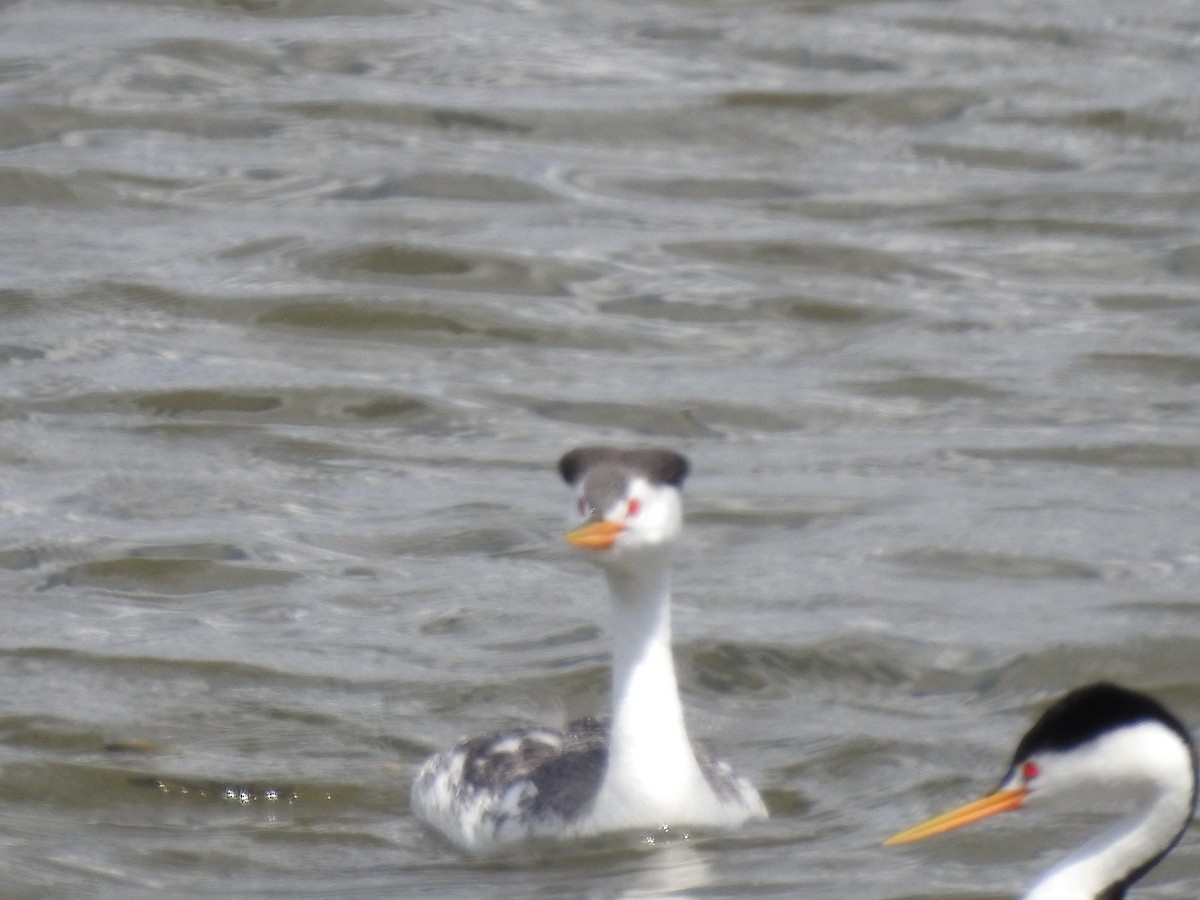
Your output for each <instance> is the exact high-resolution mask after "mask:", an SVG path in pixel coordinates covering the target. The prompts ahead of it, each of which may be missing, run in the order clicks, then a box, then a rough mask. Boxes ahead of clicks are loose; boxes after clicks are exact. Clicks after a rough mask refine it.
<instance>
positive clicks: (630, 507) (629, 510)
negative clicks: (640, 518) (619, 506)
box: [625, 498, 642, 518]
mask: <svg viewBox="0 0 1200 900" xmlns="http://www.w3.org/2000/svg"><path fill="white" fill-rule="evenodd" d="M641 510H642V502H641V501H640V500H638V499H636V498H635V499H633V500H630V501H629V503H628V504H627V505H626V507H625V515H627V516H629V517H631V518H632V517H633V516H636V515H637V514H638V513H639V512H641Z"/></svg>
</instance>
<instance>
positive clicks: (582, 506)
mask: <svg viewBox="0 0 1200 900" xmlns="http://www.w3.org/2000/svg"><path fill="white" fill-rule="evenodd" d="M575 508H576V509H577V510H579V514H580V515H581V516H586V515H587V511H588V505H587V501H586V500H584V499H583V498H582V497H580V498H579V499H578V500H576V501H575Z"/></svg>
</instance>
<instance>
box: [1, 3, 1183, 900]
mask: <svg viewBox="0 0 1200 900" xmlns="http://www.w3.org/2000/svg"><path fill="white" fill-rule="evenodd" d="M0 22H2V24H3V29H2V30H0V206H2V207H3V211H4V215H3V216H0V248H2V249H0V265H2V271H3V276H4V278H3V285H2V286H0V323H2V325H3V336H2V337H0V421H2V423H3V431H2V435H3V436H2V439H0V485H2V489H0V575H2V576H3V588H2V589H3V597H4V606H5V621H6V622H7V628H6V629H5V630H4V633H3V635H2V636H0V677H2V678H3V685H4V691H3V698H4V699H3V701H2V702H0V845H2V846H3V848H4V856H5V860H6V866H5V882H6V888H5V894H6V896H12V897H44V896H51V895H54V896H92V897H121V898H129V897H148V896H165V895H167V896H195V897H208V896H227V895H228V894H229V893H230V892H231V891H234V892H236V893H237V894H238V895H241V896H289V897H332V896H338V897H385V896H414V895H417V894H421V895H427V896H438V897H464V898H466V897H478V896H481V895H483V896H491V897H513V898H527V897H560V896H570V897H578V896H586V897H617V896H705V897H726V896H730V897H732V896H755V897H775V896H778V897H785V896H786V897H796V896H803V897H810V898H822V897H828V898H834V897H838V898H841V897H846V896H854V897H859V898H880V900H883V898H891V900H898V898H905V897H923V898H928V897H939V898H947V900H951V898H958V900H966V898H984V897H1000V896H1012V895H1014V894H1016V893H1017V892H1018V891H1019V889H1020V887H1021V886H1022V885H1023V884H1024V883H1026V882H1027V881H1028V880H1029V878H1030V877H1032V875H1033V873H1034V872H1035V871H1036V870H1037V869H1038V868H1040V867H1042V866H1044V865H1045V864H1046V863H1047V862H1048V860H1049V859H1050V858H1052V855H1053V854H1052V850H1051V848H1052V846H1053V845H1054V844H1055V843H1056V842H1058V841H1062V842H1064V843H1069V842H1070V841H1072V840H1074V839H1076V838H1077V837H1079V836H1080V835H1081V834H1082V833H1084V832H1086V830H1087V829H1088V828H1089V827H1091V826H1092V825H1093V824H1094V823H1093V822H1092V821H1090V820H1088V819H1086V818H1085V819H1079V818H1075V817H1055V816H1054V815H1053V814H1042V815H1040V816H1039V815H1038V814H1035V813H1029V814H1028V815H1027V816H1012V817H1007V818H1006V819H1005V820H1003V821H995V822H992V823H989V824H987V825H981V826H978V827H977V828H976V829H974V830H971V831H969V832H967V833H963V834H961V835H953V836H947V837H945V838H942V839H940V840H937V841H932V842H930V843H928V844H922V845H917V846H915V847H911V848H889V849H883V848H881V847H880V846H879V842H880V841H881V840H882V839H883V838H884V837H885V836H887V835H888V834H890V833H891V832H893V831H895V830H897V829H899V828H900V827H902V826H906V825H908V824H911V823H912V822H914V821H916V820H917V819H918V818H921V817H923V816H925V815H927V814H930V813H932V812H935V811H938V810H940V809H941V808H943V807H945V806H947V805H949V804H953V803H956V802H959V801H962V800H966V799H969V798H970V797H972V796H974V795H975V794H976V793H978V792H980V791H982V790H985V789H987V788H988V787H990V786H991V785H992V784H993V783H994V781H995V779H996V778H998V777H999V775H1000V774H1001V772H1002V770H1003V768H1004V766H1005V764H1006V762H1007V758H1008V755H1009V753H1010V751H1011V747H1012V745H1013V743H1014V742H1015V740H1016V739H1017V737H1018V736H1019V735H1020V733H1021V731H1022V730H1023V728H1024V727H1025V726H1026V725H1027V724H1028V722H1029V721H1030V720H1031V719H1032V717H1033V716H1034V715H1036V713H1037V712H1038V711H1039V710H1040V709H1041V708H1043V707H1044V706H1045V704H1047V703H1048V702H1049V701H1050V700H1051V699H1052V698H1053V697H1055V696H1056V695H1058V694H1059V693H1061V692H1062V691H1064V690H1065V689H1067V688H1069V687H1071V686H1074V685H1076V684H1079V683H1082V682H1085V681H1088V680H1092V679H1097V678H1109V679H1115V680H1119V681H1122V682H1125V683H1128V684H1130V685H1133V686H1136V687H1141V688H1143V689H1146V690H1149V691H1151V692H1153V693H1155V694H1156V695H1157V696H1159V697H1160V698H1161V699H1163V700H1164V701H1165V702H1167V703H1168V704H1169V705H1171V706H1172V707H1173V708H1174V709H1175V710H1176V711H1177V712H1178V714H1179V715H1180V716H1181V718H1183V719H1184V720H1185V721H1188V722H1192V723H1200V666H1198V664H1197V659H1198V658H1200V612H1198V611H1197V606H1196V596H1197V586H1198V575H1200V553H1198V551H1197V533H1198V532H1197V525H1196V508H1197V502H1198V501H1200V488H1198V487H1197V485H1198V483H1200V482H1198V481H1197V475H1198V470H1200V403H1198V399H1197V398H1198V397H1200V394H1198V393H1197V390H1198V387H1200V351H1198V350H1197V346H1198V345H1197V339H1198V337H1200V299H1198V297H1200V293H1198V291H1200V188H1198V187H1197V185H1200V154H1198V153H1197V150H1196V147H1197V140H1198V139H1200V92H1198V90H1197V87H1196V86H1197V85H1200V66H1198V64H1197V59H1198V56H1197V51H1198V50H1200V15H1198V14H1197V12H1196V10H1195V8H1194V6H1193V4H1191V3H1186V2H1175V0H1164V2H1157V3H1153V4H1147V3H1134V2H1131V0H1113V2H1108V3H1105V4H1102V5H1100V6H1097V5H1096V4H1094V3H1088V2H1083V0H1064V2H1061V3H1053V4H1040V5H1036V6H1031V5H1029V4H1024V3H1011V2H1009V3H1005V2H1002V3H982V2H961V3H954V4H946V3H938V2H922V0H917V2H903V3H901V2H875V3H870V2H865V3H830V2H792V3H780V2H759V0H755V2H748V3H739V4H733V5H730V4H717V3H707V2H696V3H681V2H672V0H654V2H650V3H628V2H619V0H600V2H589V3H571V2H567V3H556V4H549V3H539V2H526V3H519V4H518V3H498V2H493V3H458V2H453V0H450V2H416V3H400V2H390V0H358V2H333V0H292V2H287V0H242V2H219V0H208V2H204V0H182V2H175V3H159V2H153V3H147V2H137V0H112V2H95V0H86V2H84V0H77V2H69V0H24V2H20V0H18V2H9V3H6V4H3V6H2V8H0ZM596 441H611V442H619V443H639V444H640V443H656V444H665V445H669V446H672V447H675V448H678V449H680V450H682V451H684V452H685V453H687V454H688V455H689V456H690V458H691V459H692V463H693V469H694V475H693V477H692V479H691V481H690V482H689V484H688V488H687V503H688V514H689V528H688V532H687V535H686V538H685V541H684V546H683V548H682V549H681V551H680V554H679V569H680V571H679V573H678V576H677V579H676V580H677V593H678V597H677V605H676V619H675V627H676V636H677V646H678V666H679V670H680V679H681V683H682V687H683V690H684V693H685V699H686V703H687V705H688V708H689V715H690V722H691V726H692V729H693V731H694V732H695V733H696V734H697V735H698V736H701V737H703V738H705V739H706V740H707V741H709V742H710V743H711V744H713V745H715V746H716V747H718V748H720V750H721V751H722V752H723V754H724V755H726V756H727V757H729V758H730V759H732V760H734V761H735V762H736V763H737V765H738V766H739V768H740V769H742V770H743V772H744V773H745V774H747V775H749V776H750V777H751V778H752V779H753V780H754V781H756V782H757V783H758V784H759V785H760V787H761V788H762V789H763V791H764V794H765V796H766V798H767V801H768V804H769V806H770V807H771V809H772V812H773V817H772V819H771V820H770V821H769V822H767V823H763V824H759V825H755V826H752V827H749V828H746V829H744V830H742V831H740V832H738V833H736V834H731V835H720V836H712V835H692V836H691V838H690V840H686V841H684V840H681V839H678V838H676V839H675V840H664V839H663V838H662V836H656V838H655V841H654V842H653V843H647V842H645V841H644V838H645V836H643V835H632V836H621V837H618V838H615V839H613V840H612V841H602V842H599V843H598V844H596V845H589V846H587V847H583V848H578V850H577V852H571V853H566V854H563V855H556V854H551V855H548V856H546V855H543V856H528V855H525V856H521V857H520V858H517V859H514V860H509V861H504V862H495V861H487V862H478V861H464V860H463V859H462V858H461V857H459V856H458V855H457V854H456V853H455V852H454V851H453V850H452V849H451V848H449V847H448V846H447V845H446V844H445V843H443V842H442V841H441V840H440V839H438V838H437V837H435V836H433V835H430V834H428V833H426V832H425V831H423V830H422V829H421V828H420V827H419V826H418V825H417V824H416V823H415V821H414V820H413V819H412V818H411V816H410V815H409V812H408V785H409V782H410V780H411V776H412V773H413V771H414V769H415V767H416V766H417V765H418V764H419V762H420V760H421V759H422V758H423V757H424V756H425V755H426V754H427V753H429V752H430V751H432V750H433V749H435V748H437V747H440V746H443V745H445V744H447V743H449V742H450V741H452V740H454V739H455V738H457V737H458V736H459V735H461V734H467V733H479V732H482V731H486V730H489V729H492V728H497V727H502V726H508V725H513V724H521V723H528V722H532V721H541V720H548V719H554V718H556V717H558V716H560V715H562V714H564V713H566V714H583V713H590V712H595V711H597V710H600V709H603V708H604V706H605V704H606V702H607V682H606V678H607V675H606V665H607V645H606V635H607V616H608V608H607V601H606V599H605V596H604V591H603V587H602V585H601V583H600V580H599V578H598V576H597V574H596V573H595V572H594V571H593V570H592V569H591V568H589V567H588V566H586V565H585V564H584V563H583V562H581V561H580V560H577V559H575V558H574V557H572V556H571V555H570V554H569V553H568V552H567V549H568V548H566V547H565V546H564V545H563V543H562V541H561V539H560V532H561V530H562V527H563V523H564V517H565V504H566V500H567V497H566V491H565V489H564V488H563V487H562V486H561V485H560V484H558V483H557V482H556V476H555V474H554V471H553V464H554V461H555V460H556V458H557V456H558V455H559V454H560V453H561V452H562V451H563V450H565V449H567V448H569V447H571V446H574V445H576V444H579V443H584V442H596ZM1039 827H1040V829H1041V830H1040V831H1039ZM1198 890H1200V841H1197V840H1196V839H1194V838H1192V837H1188V838H1185V840H1184V841H1183V842H1182V844H1181V845H1180V847H1179V848H1178V849H1177V851H1176V852H1175V853H1174V854H1173V855H1172V857H1171V859H1170V860H1169V861H1168V862H1167V863H1166V864H1164V865H1163V866H1162V867H1161V869H1160V870H1158V871H1156V872H1155V874H1154V876H1153V877H1152V878H1151V879H1150V880H1149V882H1148V883H1147V884H1146V886H1145V887H1144V888H1142V889H1141V890H1140V891H1139V892H1138V896H1145V897H1148V898H1149V897H1155V896H1157V897H1161V898H1166V897H1177V896H1187V895H1189V894H1194V893H1196V892H1197V891H1198Z"/></svg>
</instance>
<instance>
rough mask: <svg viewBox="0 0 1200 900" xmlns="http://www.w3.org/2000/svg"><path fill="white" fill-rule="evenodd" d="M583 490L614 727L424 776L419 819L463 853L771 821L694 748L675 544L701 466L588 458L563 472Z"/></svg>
mask: <svg viewBox="0 0 1200 900" xmlns="http://www.w3.org/2000/svg"><path fill="white" fill-rule="evenodd" d="M558 471H559V473H560V474H561V475H562V477H563V479H564V480H565V481H566V482H567V484H569V485H570V486H572V487H573V488H575V506H574V512H575V516H576V523H577V524H576V527H574V528H573V530H571V531H569V532H568V533H567V535H566V539H567V540H568V541H569V542H570V543H571V544H573V545H574V546H575V547H578V548H581V549H582V550H583V552H585V553H586V554H587V555H588V557H589V558H591V559H593V560H595V561H596V562H598V563H599V564H600V565H601V567H602V568H603V570H604V574H605V575H606V576H607V579H608V586H609V590H610V592H611V593H612V600H613V612H614V615H613V636H612V720H611V722H604V721H597V720H594V719H590V718H589V719H578V720H576V721H573V722H571V723H570V724H568V725H567V727H566V728H565V729H564V730H561V731H560V730H557V729H553V728H522V729H511V730H508V731H501V732H498V733H496V734H491V735H486V736H483V737H475V738H468V739H466V740H463V741H461V742H460V743H458V744H457V745H455V746H454V747H452V748H450V749H449V750H445V751H443V752H441V753H438V754H436V755H435V756H433V757H432V758H430V759H429V760H428V761H426V763H425V764H424V765H423V766H422V768H421V770H420V772H419V773H418V774H417V778H416V781H415V782H414V783H413V789H412V808H413V811H414V812H415V813H416V814H417V816H418V817H419V818H420V819H422V820H424V821H425V822H426V823H428V824H429V825H431V826H433V827H434V828H436V829H437V830H438V831H440V832H442V834H444V835H445V836H446V837H447V838H449V839H450V840H451V841H452V842H453V843H454V844H456V845H458V846H459V847H461V848H463V849H465V850H468V851H473V852H488V851H490V850H494V849H496V848H498V847H500V846H502V845H505V844H510V843H513V842H515V841H519V840H522V839H525V838H554V839H570V838H577V837H584V836H588V835H594V834H600V833H603V832H611V831H620V830H625V829H645V828H653V829H659V828H663V827H673V826H674V827H703V826H714V827H729V826H734V825H739V824H741V823H743V822H745V821H747V820H749V819H760V818H766V816H767V809H766V807H765V806H764V805H763V802H762V799H761V798H760V797H759V795H758V791H756V790H755V789H754V788H753V787H752V786H751V785H750V783H749V782H747V781H745V780H743V779H742V778H739V777H737V776H736V775H734V774H733V772H732V770H731V769H730V767H729V766H728V765H727V764H726V763H724V762H721V761H719V760H715V759H713V758H712V757H710V756H709V755H708V754H707V753H706V752H705V751H704V750H703V748H701V747H698V746H694V745H693V744H692V743H691V742H690V741H689V740H688V735H687V730H686V728H685V726H684V721H683V706H682V704H681V703H680V699H679V689H678V686H677V684H676V681H675V664H674V661H673V659H672V656H671V611H670V599H671V594H670V562H669V551H670V547H671V544H672V543H674V541H675V539H676V538H677V537H678V536H679V532H680V530H681V528H682V525H683V511H682V503H681V499H680V488H681V486H682V485H683V480H684V478H685V477H687V474H688V462H687V460H686V459H685V458H684V457H682V456H680V455H679V454H678V453H674V452H672V451H669V450H650V449H646V450H618V449H614V448H610V447H580V448H577V449H575V450H572V451H570V452H569V453H567V454H565V455H564V456H563V457H562V459H561V460H559V463H558Z"/></svg>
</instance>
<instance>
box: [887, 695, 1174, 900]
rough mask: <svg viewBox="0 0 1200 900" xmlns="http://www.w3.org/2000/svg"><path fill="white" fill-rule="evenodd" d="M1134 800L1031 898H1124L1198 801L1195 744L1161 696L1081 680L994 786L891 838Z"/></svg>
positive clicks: (1020, 748)
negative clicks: (1067, 802)
mask: <svg viewBox="0 0 1200 900" xmlns="http://www.w3.org/2000/svg"><path fill="white" fill-rule="evenodd" d="M1072 794H1075V795H1077V796H1083V797H1088V796H1092V797H1095V798H1105V797H1113V796H1116V797H1122V798H1128V802H1129V805H1130V811H1129V812H1128V814H1127V815H1125V816H1124V817H1123V818H1121V819H1120V821H1118V822H1117V823H1116V824H1115V825H1114V826H1113V827H1112V829H1111V830H1110V831H1107V832H1105V833H1103V834H1101V835H1099V836H1098V837H1096V838H1095V839H1094V840H1092V841H1090V842H1089V843H1087V844H1086V845H1084V846H1083V847H1081V848H1080V849H1079V850H1077V851H1076V852H1075V853H1073V854H1071V855H1070V856H1068V857H1067V858H1066V859H1064V860H1063V861H1062V862H1060V863H1059V864H1058V865H1057V866H1055V867H1054V868H1052V869H1051V870H1050V871H1049V873H1047V874H1046V876H1045V877H1043V878H1042V880H1041V881H1039V882H1038V883H1037V884H1036V885H1034V887H1033V888H1032V889H1031V890H1030V891H1029V893H1028V894H1026V895H1025V898H1026V900H1121V898H1123V897H1124V896H1125V892H1126V891H1127V890H1128V889H1129V887H1130V885H1132V884H1133V883H1134V882H1136V881H1137V880H1138V879H1139V878H1141V877H1142V876H1143V875H1145V874H1146V873H1147V872H1149V871H1150V870H1151V869H1152V868H1154V867H1155V866H1156V865H1158V863H1159V862H1160V861H1161V860H1162V858H1163V857H1164V856H1166V855H1167V854H1168V853H1169V852H1170V851H1171V848H1172V847H1174V846H1175V844H1176V843H1178V841H1179V839H1180V838H1181V837H1183V833H1184V831H1186V830H1187V827H1188V824H1189V823H1190V822H1191V820H1192V815H1193V813H1194V812H1195V809H1196V751H1195V748H1194V746H1193V744H1192V738H1191V735H1190V734H1188V730H1187V729H1186V728H1185V727H1184V726H1183V725H1182V724H1181V723H1180V721H1179V720H1178V719H1176V718H1175V717H1174V716H1173V715H1171V713H1169V712H1168V711H1167V710H1166V709H1165V708H1163V706H1162V705H1161V704H1159V703H1158V702H1157V701H1155V700H1153V699H1151V698H1150V697H1147V696H1146V695H1145V694H1139V693H1137V692H1136V691H1131V690H1128V689H1126V688H1122V687H1118V686H1117V685H1114V684H1106V683H1103V682H1101V683H1098V684H1092V685H1088V686H1087V687H1082V688H1077V689H1076V690H1074V691H1071V692H1070V693H1069V694H1067V695H1065V696H1064V697H1062V698H1060V699H1059V700H1058V702H1057V703H1055V704H1054V705H1053V706H1051V707H1050V708H1049V709H1048V710H1046V712H1045V713H1044V714H1043V715H1042V717H1041V718H1040V719H1038V721H1037V722H1035V723H1034V726H1033V727H1032V728H1031V729H1029V731H1028V733H1027V734H1026V735H1025V737H1023V738H1022V739H1021V742H1020V743H1019V744H1018V745H1017V750H1016V752H1015V753H1014V754H1013V758H1012V763H1011V764H1010V765H1009V768H1008V772H1007V774H1005V776H1004V779H1003V780H1002V781H1001V782H1000V787H999V789H997V790H996V791H995V792H994V793H992V794H989V795H988V796H986V797H984V798H983V799H982V800H976V801H975V802H974V803H969V804H967V805H966V806H962V807H959V808H958V809H955V810H952V811H950V812H948V813H943V814H942V815H940V816H936V817H934V818H932V819H930V820H928V821H927V822H922V823H921V824H920V825H915V826H913V827H912V828H909V829H908V830H907V831H902V832H900V833H899V834H897V835H893V836H892V837H890V838H888V839H887V841H885V843H887V844H903V843H907V842H908V841H918V840H921V839H922V838H926V837H930V836H932V835H935V834H940V833H942V832H943V831H949V830H950V829H951V828H958V827H960V826H962V825H969V824H970V823H971V822H977V821H979V820H980V819H983V818H986V817H988V816H991V815H994V814H996V813H1000V812H1007V811H1009V810H1014V809H1019V808H1020V807H1022V806H1025V805H1026V804H1028V805H1030V806H1036V805H1038V804H1039V803H1041V802H1042V801H1043V800H1045V801H1050V802H1052V801H1053V800H1054V799H1055V798H1056V797H1068V796H1070V795H1072Z"/></svg>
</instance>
